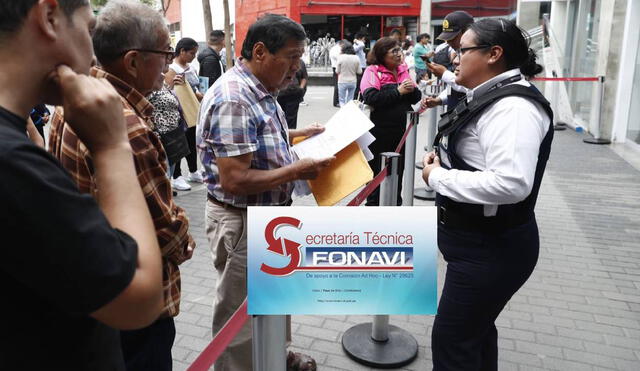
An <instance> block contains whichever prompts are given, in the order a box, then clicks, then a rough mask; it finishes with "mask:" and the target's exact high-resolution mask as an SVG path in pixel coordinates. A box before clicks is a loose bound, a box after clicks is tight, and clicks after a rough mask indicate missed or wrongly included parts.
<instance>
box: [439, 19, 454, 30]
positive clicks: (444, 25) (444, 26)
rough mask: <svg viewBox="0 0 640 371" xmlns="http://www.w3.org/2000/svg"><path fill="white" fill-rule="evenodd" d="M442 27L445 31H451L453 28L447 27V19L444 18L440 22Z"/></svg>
mask: <svg viewBox="0 0 640 371" xmlns="http://www.w3.org/2000/svg"><path fill="white" fill-rule="evenodd" d="M442 28H443V29H444V31H445V32H451V31H453V30H451V29H449V21H448V20H446V19H445V20H444V21H443V22H442Z"/></svg>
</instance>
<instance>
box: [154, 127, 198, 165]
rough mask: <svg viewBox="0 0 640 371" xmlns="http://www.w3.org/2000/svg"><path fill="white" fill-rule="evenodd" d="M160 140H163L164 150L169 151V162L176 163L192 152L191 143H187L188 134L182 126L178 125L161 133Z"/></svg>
mask: <svg viewBox="0 0 640 371" xmlns="http://www.w3.org/2000/svg"><path fill="white" fill-rule="evenodd" d="M160 142H162V146H163V147H164V151H165V152H166V153H167V159H168V160H169V164H175V163H176V162H178V161H179V160H180V159H181V158H183V157H185V156H187V155H188V154H190V153H191V151H190V150H189V143H187V136H186V135H185V132H184V129H183V128H182V126H178V127H177V128H175V129H173V130H171V131H170V132H167V133H165V134H160Z"/></svg>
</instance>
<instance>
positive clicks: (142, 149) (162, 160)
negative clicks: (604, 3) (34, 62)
mask: <svg viewBox="0 0 640 371" xmlns="http://www.w3.org/2000/svg"><path fill="white" fill-rule="evenodd" d="M145 25H146V26H147V27H148V29H145ZM135 30H142V31H143V32H136V31H135ZM93 44H94V51H95V54H96V56H97V58H98V61H99V62H100V64H101V65H102V66H103V69H97V68H93V69H92V70H91V75H92V76H94V77H97V78H105V79H107V81H109V82H110V83H111V85H113V87H114V88H115V89H116V90H117V91H118V93H119V94H120V95H121V97H122V104H123V106H124V111H123V115H124V117H125V121H126V124H127V127H128V135H129V142H130V144H131V148H132V150H133V157H134V162H135V165H136V171H137V175H138V180H139V182H140V185H141V187H142V190H143V193H144V196H145V199H146V201H147V205H148V207H149V211H150V212H151V216H152V218H153V221H154V225H155V229H156V235H157V238H158V244H159V246H160V250H161V252H162V263H163V264H162V268H163V269H162V270H163V288H164V310H163V313H162V315H161V318H160V319H158V320H157V321H156V322H155V323H154V324H152V325H151V326H149V327H147V328H143V329H140V330H133V331H122V332H121V343H122V350H123V354H124V357H125V362H126V365H127V369H128V370H136V371H138V370H153V371H158V370H171V366H172V358H171V347H172V346H173V340H174V338H175V326H174V322H173V317H175V316H177V315H178V312H179V303H180V272H179V270H178V265H179V264H180V263H182V262H184V261H185V260H187V259H189V258H191V255H192V253H193V248H194V247H195V243H194V241H193V239H192V238H191V236H190V235H189V233H188V228H189V222H188V219H187V216H186V213H185V212H184V210H183V209H182V208H180V207H178V206H177V205H176V204H175V203H174V201H173V198H172V192H171V184H170V182H169V179H168V178H167V175H166V174H167V156H166V154H165V152H164V149H163V147H162V144H161V142H160V140H159V138H158V137H157V136H156V134H155V133H154V132H153V131H152V128H153V123H152V121H151V113H152V112H153V106H152V105H151V104H150V103H149V102H148V101H147V100H146V98H145V96H146V95H147V94H149V93H150V92H151V91H152V90H158V89H160V88H161V87H162V81H163V75H162V72H163V71H166V68H167V66H168V64H169V63H170V62H171V61H172V59H173V51H172V50H171V47H170V38H169V32H168V29H167V27H166V26H165V23H164V20H163V18H162V16H160V14H159V13H158V12H156V11H155V10H153V9H152V8H150V7H148V6H146V5H143V4H139V3H134V2H123V1H111V2H109V4H108V5H107V6H106V7H105V8H103V9H102V11H101V12H100V15H99V16H98V18H97V24H96V27H95V30H94V34H93ZM50 150H51V152H52V154H53V155H54V156H55V157H57V158H58V160H59V161H60V162H61V163H62V165H63V166H64V167H65V168H66V169H67V170H68V171H69V172H70V173H71V176H72V177H73V179H74V180H75V182H76V184H77V185H78V188H79V190H80V191H81V192H83V193H90V194H91V195H93V196H94V197H95V198H99V197H100V182H99V179H96V174H95V172H94V170H93V165H92V159H91V156H90V153H89V152H88V151H87V148H86V146H85V145H84V144H83V143H82V142H81V141H80V140H79V139H78V137H77V136H76V134H75V133H74V131H73V129H71V127H70V126H68V125H67V124H65V122H64V117H63V113H62V111H61V110H57V111H56V115H55V116H54V119H53V123H52V125H51V134H50Z"/></svg>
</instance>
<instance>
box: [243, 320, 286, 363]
mask: <svg viewBox="0 0 640 371" xmlns="http://www.w3.org/2000/svg"><path fill="white" fill-rule="evenodd" d="M251 321H252V322H251V323H252V331H253V370H254V371H273V370H286V369H287V354H286V316H253V318H252V320H251Z"/></svg>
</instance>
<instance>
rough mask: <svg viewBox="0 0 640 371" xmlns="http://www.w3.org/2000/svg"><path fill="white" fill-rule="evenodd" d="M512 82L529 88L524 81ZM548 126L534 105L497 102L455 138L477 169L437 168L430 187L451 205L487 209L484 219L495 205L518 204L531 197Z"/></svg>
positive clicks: (521, 101)
mask: <svg viewBox="0 0 640 371" xmlns="http://www.w3.org/2000/svg"><path fill="white" fill-rule="evenodd" d="M517 74H520V69H517V68H516V69H513V70H510V71H507V72H505V73H502V74H500V75H498V76H496V77H494V78H492V79H491V80H489V81H486V82H485V83H483V84H482V85H480V86H478V87H476V88H475V89H473V90H470V91H469V93H468V94H467V100H468V101H471V100H472V99H473V96H477V95H479V94H483V93H484V92H486V90H488V89H489V88H490V87H492V86H493V85H494V84H496V83H497V82H499V81H502V80H504V79H507V78H509V77H512V76H515V75H517ZM514 84H519V85H523V86H530V84H529V82H527V81H526V80H524V79H522V80H520V81H517V82H514ZM549 123H550V118H549V116H548V115H547V113H546V112H545V110H544V108H542V106H540V105H539V104H537V103H534V102H531V101H530V100H527V99H525V98H522V97H516V96H513V97H506V98H502V99H500V100H499V101H498V102H496V103H494V104H493V105H491V106H489V107H488V108H486V109H485V111H484V112H483V113H482V114H481V115H480V116H478V117H476V119H474V120H473V121H472V122H470V123H469V124H467V125H466V126H465V127H464V128H462V129H461V130H460V132H459V133H458V137H457V140H456V141H457V148H458V150H457V151H456V153H457V154H458V155H459V156H460V158H461V159H462V160H464V162H466V163H467V164H469V165H471V166H473V167H474V168H476V169H479V170H480V171H466V170H459V169H451V170H446V169H444V168H435V169H434V170H433V171H432V172H431V174H429V185H430V186H431V187H432V188H433V189H434V190H435V191H436V192H438V193H440V194H441V195H443V196H446V197H449V198H450V199H452V200H454V201H457V202H465V203H471V204H480V205H485V206H484V215H485V216H494V215H496V213H497V211H498V205H504V204H515V203H518V202H520V201H522V200H524V199H525V198H527V196H529V194H530V193H531V190H532V189H533V182H534V177H535V171H536V166H537V164H538V152H539V150H540V144H541V143H542V140H543V139H544V137H545V136H546V135H547V132H548V131H549ZM443 144H444V145H445V146H446V143H443ZM440 154H441V156H442V158H441V161H442V162H443V163H444V164H446V165H450V162H449V158H448V157H447V155H446V153H445V151H441V152H440Z"/></svg>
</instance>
